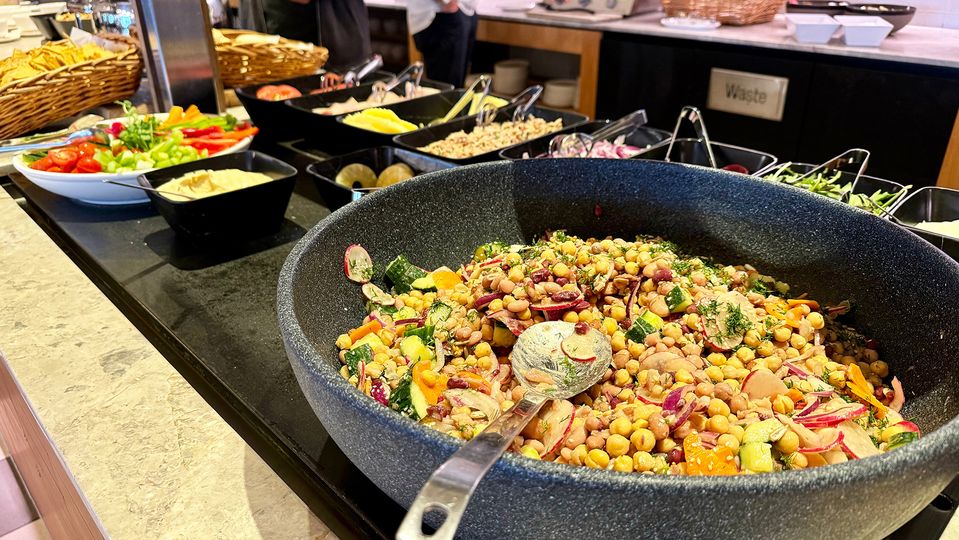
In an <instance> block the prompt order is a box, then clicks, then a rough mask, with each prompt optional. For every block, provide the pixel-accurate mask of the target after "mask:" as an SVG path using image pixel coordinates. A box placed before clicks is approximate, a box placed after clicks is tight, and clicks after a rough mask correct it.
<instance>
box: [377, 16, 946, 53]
mask: <svg viewBox="0 0 959 540" xmlns="http://www.w3.org/2000/svg"><path fill="white" fill-rule="evenodd" d="M365 1H366V5H367V6H369V7H374V8H387V9H405V6H406V1H405V0H365ZM505 3H506V2H501V1H497V0H491V1H484V2H479V5H478V6H477V11H478V13H479V16H480V18H481V19H482V20H488V21H500V22H512V23H523V24H531V25H538V26H545V27H558V28H575V29H582V30H594V31H598V32H618V33H623V34H637V35H647V36H657V37H666V38H677V39H686V40H692V41H702V42H710V43H723V44H728V45H745V46H750V47H763V48H769V49H779V50H788V51H797V52H806V53H816V54H828V55H835V56H848V57H854V58H866V59H870V60H886V61H891V62H906V63H910V64H919V65H925V66H941V67H949V68H959V30H951V29H947V28H934V27H928V26H915V25H909V26H906V27H905V28H903V29H902V30H900V31H899V32H896V33H895V34H894V35H893V36H892V37H890V38H888V39H886V40H885V41H883V43H882V45H881V46H880V47H878V48H873V47H847V46H845V45H840V44H836V45H833V44H826V45H810V44H805V43H798V42H796V40H794V39H792V38H791V37H789V34H788V32H787V31H786V21H785V19H784V18H783V16H782V15H777V16H776V19H775V20H774V21H773V22H771V23H767V24H754V25H748V26H722V27H720V28H718V29H717V30H714V31H707V32H700V31H695V30H681V29H675V28H667V27H665V26H663V25H661V24H660V23H659V20H660V19H662V18H663V14H662V13H647V14H643V15H637V16H635V17H629V18H626V19H622V20H619V21H613V22H597V23H591V22H583V21H575V20H557V19H545V18H542V17H537V16H531V15H528V14H527V13H525V12H522V11H508V10H504V9H503V5H504V4H505ZM511 3H512V4H515V3H516V2H511Z"/></svg>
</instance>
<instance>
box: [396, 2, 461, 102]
mask: <svg viewBox="0 0 959 540" xmlns="http://www.w3.org/2000/svg"><path fill="white" fill-rule="evenodd" d="M476 2H477V0H407V4H406V22H407V25H408V26H409V30H410V34H412V35H413V42H414V43H416V48H417V49H419V51H420V53H421V54H422V55H423V63H424V64H425V66H426V76H427V77H428V78H430V79H432V80H434V81H441V82H446V83H449V84H452V85H455V86H462V85H463V79H464V78H465V77H466V72H467V70H468V68H469V62H470V58H471V57H472V55H473V43H475V41H476V20H477V17H476Z"/></svg>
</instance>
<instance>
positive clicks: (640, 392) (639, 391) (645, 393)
mask: <svg viewBox="0 0 959 540" xmlns="http://www.w3.org/2000/svg"><path fill="white" fill-rule="evenodd" d="M633 393H634V394H635V395H636V399H638V400H640V401H642V402H643V403H645V404H647V405H656V406H658V407H662V406H663V400H661V399H656V398H654V397H652V396H650V395H649V390H647V389H646V387H644V386H637V387H636V388H633Z"/></svg>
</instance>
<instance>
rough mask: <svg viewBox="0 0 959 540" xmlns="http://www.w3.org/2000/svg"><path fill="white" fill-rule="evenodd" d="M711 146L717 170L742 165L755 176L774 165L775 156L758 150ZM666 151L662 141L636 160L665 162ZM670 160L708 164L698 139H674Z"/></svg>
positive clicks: (719, 145)
mask: <svg viewBox="0 0 959 540" xmlns="http://www.w3.org/2000/svg"><path fill="white" fill-rule="evenodd" d="M712 146H713V157H715V158H716V165H717V166H718V167H719V168H723V167H725V166H727V165H742V166H743V167H745V168H746V170H747V171H749V174H756V173H757V172H759V171H761V170H763V169H766V168H768V167H769V166H770V165H773V164H775V163H776V156H774V155H772V154H767V153H766V152H760V151H759V150H751V149H749V148H743V147H741V146H733V145H731V144H724V143H720V142H713V143H712ZM668 151H669V141H664V142H662V143H659V144H658V145H656V146H654V147H653V148H650V149H649V150H647V151H646V152H643V155H641V156H638V157H637V158H636V159H649V160H653V161H665V160H666V154H667V152H668ZM670 160H671V161H673V162H675V163H686V164H689V165H700V166H703V167H706V166H708V164H709V157H708V156H707V154H706V146H705V145H703V143H702V142H700V140H699V139H676V144H675V145H673V154H672V156H670Z"/></svg>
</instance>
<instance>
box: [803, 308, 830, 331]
mask: <svg viewBox="0 0 959 540" xmlns="http://www.w3.org/2000/svg"><path fill="white" fill-rule="evenodd" d="M806 320H807V321H809V325H810V326H812V327H813V329H814V330H822V329H823V327H824V326H826V320H825V319H823V316H822V313H819V312H815V311H814V312H812V313H810V314H809V315H806Z"/></svg>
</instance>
